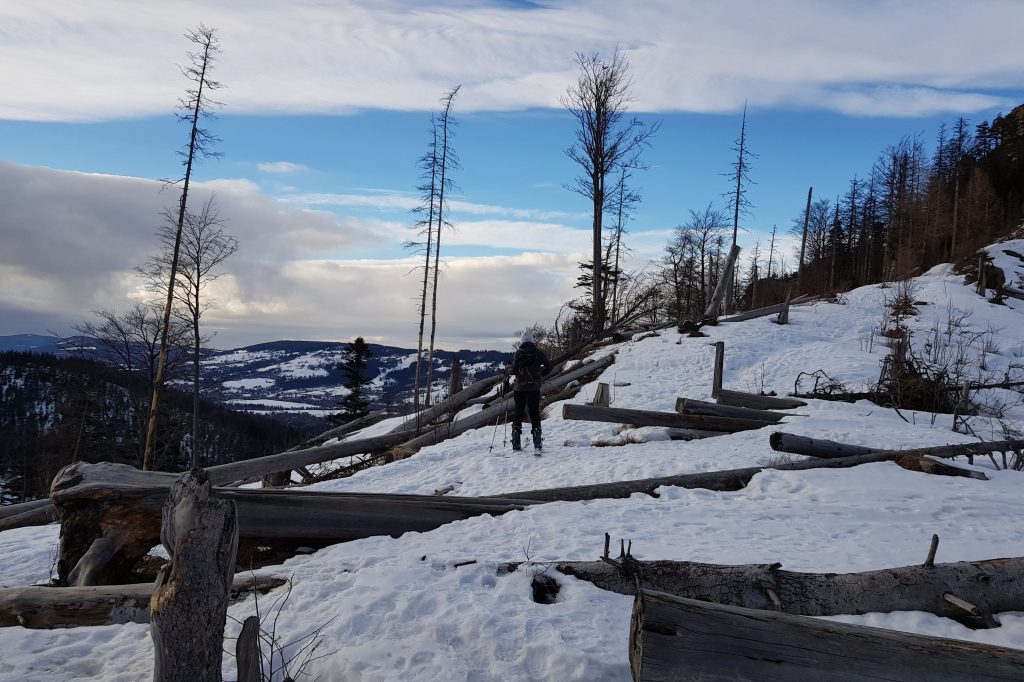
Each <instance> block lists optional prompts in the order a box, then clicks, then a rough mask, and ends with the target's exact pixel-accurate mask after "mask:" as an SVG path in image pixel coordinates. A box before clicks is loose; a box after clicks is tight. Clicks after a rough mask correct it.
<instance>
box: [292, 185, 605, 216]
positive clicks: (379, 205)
mask: <svg viewBox="0 0 1024 682" xmlns="http://www.w3.org/2000/svg"><path fill="white" fill-rule="evenodd" d="M364 191H365V192H367V193H366V194H331V193H311V194H293V195H286V196H284V197H282V200H284V201H287V202H289V203H293V204H296V205H299V206H340V207H358V208H372V209H377V210H384V211H404V212H409V211H412V210H413V209H415V208H417V207H419V206H420V205H422V203H423V202H422V201H421V200H420V199H419V198H417V197H415V196H413V195H411V194H403V193H400V192H395V191H393V190H364ZM447 204H448V210H449V211H451V212H452V213H454V214H470V215H504V216H508V217H510V218H519V219H524V220H558V219H562V220H578V219H580V218H581V217H585V216H586V214H585V213H570V212H567V211H548V210H538V209H528V208H512V207H508V206H496V205H494V204H477V203H473V202H469V201H460V200H457V199H453V200H450V201H447Z"/></svg>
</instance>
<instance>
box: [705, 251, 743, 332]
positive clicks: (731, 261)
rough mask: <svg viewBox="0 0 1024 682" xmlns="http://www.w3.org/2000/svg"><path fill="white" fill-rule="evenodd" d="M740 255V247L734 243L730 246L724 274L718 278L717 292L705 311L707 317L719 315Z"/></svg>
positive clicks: (713, 317)
mask: <svg viewBox="0 0 1024 682" xmlns="http://www.w3.org/2000/svg"><path fill="white" fill-rule="evenodd" d="M739 255H740V247H739V246H737V245H736V244H733V245H732V246H731V247H730V248H729V255H728V257H726V260H725V267H724V268H722V275H721V276H720V277H719V278H718V285H717V286H716V287H715V293H714V294H712V296H711V303H709V304H708V307H707V310H705V311H704V317H705V318H711V319H716V318H717V317H718V311H719V310H720V309H721V307H722V299H723V298H725V291H726V289H727V288H728V286H729V282H731V281H732V271H733V268H734V267H735V266H736V258H737V257H738V256H739Z"/></svg>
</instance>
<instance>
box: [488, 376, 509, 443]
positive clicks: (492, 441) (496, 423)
mask: <svg viewBox="0 0 1024 682" xmlns="http://www.w3.org/2000/svg"><path fill="white" fill-rule="evenodd" d="M501 400H503V401H504V400H505V378H504V377H502V380H501ZM505 413H506V415H507V414H508V407H506V408H505ZM497 435H498V422H494V430H493V431H492V432H491V446H490V447H489V448H487V452H489V453H490V452H493V451H494V438H495V437H496V436H497ZM504 438H505V436H504V434H502V447H504Z"/></svg>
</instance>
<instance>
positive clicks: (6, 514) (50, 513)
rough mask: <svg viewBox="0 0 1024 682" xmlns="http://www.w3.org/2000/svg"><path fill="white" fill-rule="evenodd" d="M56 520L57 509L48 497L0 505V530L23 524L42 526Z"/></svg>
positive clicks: (22, 525) (21, 526) (18, 526)
mask: <svg viewBox="0 0 1024 682" xmlns="http://www.w3.org/2000/svg"><path fill="white" fill-rule="evenodd" d="M56 520H57V510H56V509H55V508H54V506H53V503H52V502H50V500H48V499H43V500H32V501H31V502H21V503H19V504H9V505H6V506H4V507H0V531H5V530H10V529H12V528H24V527H25V526H43V525H46V524H47V523H53V522H54V521H56Z"/></svg>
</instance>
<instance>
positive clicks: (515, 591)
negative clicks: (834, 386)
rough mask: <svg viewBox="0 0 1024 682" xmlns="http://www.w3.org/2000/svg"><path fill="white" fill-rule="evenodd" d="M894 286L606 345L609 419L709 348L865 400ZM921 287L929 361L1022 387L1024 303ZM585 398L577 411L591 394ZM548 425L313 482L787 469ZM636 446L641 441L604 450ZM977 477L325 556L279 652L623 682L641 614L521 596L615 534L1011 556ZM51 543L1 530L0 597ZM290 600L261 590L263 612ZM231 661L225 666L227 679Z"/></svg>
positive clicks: (754, 549) (831, 559)
mask: <svg viewBox="0 0 1024 682" xmlns="http://www.w3.org/2000/svg"><path fill="white" fill-rule="evenodd" d="M997 248H998V249H1002V251H1003V252H1002V253H1001V255H999V256H998V259H997V260H998V262H1000V263H1001V264H1002V265H1003V267H1004V269H1005V270H1007V272H1006V275H1007V281H1018V282H1019V281H1020V277H1021V276H1022V275H1024V262H1022V261H1021V259H1019V258H1016V257H1014V256H1012V255H1008V254H1006V253H1005V250H1010V251H1015V252H1017V253H1024V241H1018V242H1014V243H1008V244H1004V245H1001V246H999V247H993V250H992V251H993V253H995V251H996V249H997ZM1004 256H1005V260H1002V259H1003V257H1004ZM1011 271H1012V272H1011ZM899 291H900V288H899V287H896V286H890V287H882V286H869V287H864V288H861V289H858V290H856V291H853V292H849V293H847V294H846V295H844V296H843V297H842V299H841V301H840V302H839V303H816V304H812V305H805V306H799V307H795V308H793V310H792V311H791V313H790V324H789V325H786V326H779V325H776V324H773V323H772V322H771V321H770V320H769V319H768V318H761V319H756V320H751V321H747V322H742V323H733V324H725V323H723V324H721V325H719V326H717V327H711V328H705V331H707V333H708V337H707V338H680V337H679V336H678V335H677V334H676V333H674V332H669V331H666V332H663V333H662V334H661V335H660V336H656V337H652V338H646V339H643V340H637V341H635V342H633V341H631V342H627V343H623V344H620V345H618V346H614V347H609V348H607V349H605V350H603V351H601V352H602V353H611V352H614V353H616V354H617V355H616V362H615V364H613V365H612V366H611V367H610V368H609V369H608V370H607V371H605V373H604V375H603V376H602V377H601V379H600V380H601V381H604V382H608V383H610V384H613V385H614V386H615V389H614V402H613V404H614V405H615V406H617V407H624V408H640V409H651V410H664V411H671V410H673V408H674V404H675V400H676V398H677V397H680V396H685V397H690V398H697V399H704V400H707V399H710V391H711V374H712V363H713V358H714V349H713V347H712V345H711V344H712V343H713V342H715V341H719V340H721V341H724V342H725V349H726V355H725V381H724V383H725V387H726V388H732V389H738V390H748V391H760V390H765V391H769V390H774V391H776V392H777V393H779V394H785V393H788V392H790V391H792V390H793V386H794V382H795V381H796V379H797V376H798V375H799V374H800V373H801V372H813V371H815V370H819V369H821V370H824V371H825V372H827V373H828V375H829V376H830V377H832V378H833V379H835V380H838V381H842V382H844V383H845V384H846V385H847V386H848V387H849V388H850V389H851V390H860V389H863V388H864V387H865V386H867V385H868V384H870V383H872V382H874V381H875V380H877V378H878V375H879V368H880V363H881V360H882V358H883V357H884V355H885V354H886V352H887V349H886V347H885V346H884V345H883V343H882V341H884V337H881V336H880V335H879V334H878V329H879V325H880V322H881V320H882V318H883V315H884V310H885V301H886V300H887V299H891V298H892V297H893V296H895V295H896V294H897V293H898V292H899ZM904 291H905V289H904ZM912 294H913V299H914V300H915V301H917V302H918V303H917V305H916V307H917V310H918V314H917V315H913V316H910V317H908V318H906V319H905V320H903V324H904V325H905V326H906V327H907V328H908V329H910V330H911V332H912V339H913V344H914V348H915V349H918V350H919V352H921V353H923V354H924V353H931V354H933V355H934V357H935V358H937V359H942V358H944V357H945V358H948V357H952V356H954V355H955V356H957V357H965V358H967V359H968V360H969V361H970V364H969V366H967V367H966V368H965V369H964V371H965V373H966V374H965V376H964V378H966V379H973V380H979V379H980V380H983V381H984V380H989V379H990V378H993V377H994V378H999V377H1001V376H1003V374H1004V373H1006V372H1013V371H1018V372H1019V370H1014V368H1015V367H1018V368H1019V367H1020V366H1021V365H1022V364H1024V301H1019V300H1015V299H1009V300H1007V301H1006V304H1005V305H995V304H991V303H989V302H987V301H986V300H984V299H983V298H981V297H979V296H978V295H977V294H976V293H975V292H974V290H973V289H972V288H971V287H969V286H966V285H965V284H964V279H963V277H962V276H959V275H956V274H954V273H953V272H952V269H951V268H950V267H949V266H939V267H936V268H934V269H933V270H932V271H930V272H929V273H927V274H925V275H923V276H921V277H919V278H917V279H916V280H914V284H913V288H912ZM926 347H927V350H925V349H926ZM953 350H956V351H957V352H956V353H953ZM593 385H594V384H592V385H591V387H588V388H587V389H585V390H584V391H583V393H581V394H580V395H578V396H577V397H576V398H574V401H575V402H584V401H586V400H587V399H588V398H589V397H590V395H591V394H592V391H593V388H592V386H593ZM808 388H809V387H808ZM983 397H984V398H985V399H986V400H987V401H988V402H989V403H990V405H992V406H994V405H995V404H996V403H999V404H1001V405H1002V407H1003V410H1004V416H1003V419H1002V421H1001V422H1000V421H998V420H991V419H988V418H985V417H976V418H973V419H972V426H973V428H974V429H975V431H976V432H977V433H978V435H979V436H981V437H984V438H988V437H990V436H995V437H1001V436H1002V431H1000V429H1002V428H1004V427H1009V428H1016V429H1018V430H1019V429H1021V427H1022V425H1024V408H1022V407H1021V406H1020V405H1018V404H1016V400H1017V399H1019V398H1020V396H1019V395H1018V394H1015V393H1011V392H1009V391H1004V390H1000V389H993V390H991V391H988V392H987V394H986V395H985V396H983ZM791 412H792V413H793V414H792V415H790V416H787V417H786V418H785V420H784V422H783V424H782V425H781V429H782V430H785V431H788V432H792V433H799V434H806V435H811V436H814V437H818V438H828V439H833V440H838V441H843V442H847V443H856V444H862V445H868V446H875V447H885V448H899V447H906V448H910V447H919V446H924V445H930V444H943V443H957V442H967V441H970V440H972V438H970V437H968V436H966V435H963V434H960V433H955V432H953V431H952V430H951V426H952V419H951V416H950V415H942V414H939V415H932V414H929V413H926V412H914V411H908V410H901V413H902V416H901V415H900V414H897V412H896V411H894V410H890V409H883V408H880V407H878V406H877V405H874V404H872V403H869V402H867V401H860V402H857V403H853V404H847V403H839V402H824V401H811V404H810V405H808V406H807V407H805V408H800V409H799V410H792V411H791ZM560 415H561V404H556V405H553V406H551V407H550V408H549V409H548V414H547V418H546V419H545V422H544V429H545V439H546V445H545V448H546V449H545V453H544V456H543V457H542V458H539V459H538V458H535V457H532V456H530V455H528V454H526V455H523V454H515V455H512V453H510V452H509V451H508V450H507V448H505V447H504V446H503V445H502V443H503V440H504V435H505V432H504V430H503V429H502V427H498V428H497V429H493V428H488V429H479V430H477V431H472V432H469V433H466V434H464V435H463V436H461V437H459V438H456V439H453V440H451V441H448V442H445V443H442V444H440V445H437V446H434V447H430V448H425V449H424V450H422V451H421V452H420V453H419V454H417V455H416V456H414V457H412V458H410V459H407V460H403V461H400V462H396V463H393V464H389V465H387V466H384V467H378V468H375V469H369V470H367V471H364V472H362V473H360V474H357V475H355V476H353V477H351V478H347V479H343V480H339V481H331V482H327V483H322V484H319V485H317V486H312V487H311V489H317V490H338V491H341V490H349V491H376V492H401V493H424V494H431V493H433V492H434V491H435V490H437V489H440V488H445V487H448V486H452V487H454V492H453V493H452V494H456V495H488V494H499V493H507V492H513V491H522V490H531V489H538V488H548V487H556V486H564V485H574V484H584V483H595V482H601V481H614V480H622V479H635V478H645V477H650V476H661V475H669V474H678V473H687V472H697V471H713V470H719V469H730V468H737V467H745V466H752V465H763V464H768V463H770V462H771V461H773V460H774V459H776V458H777V457H778V455H777V453H773V452H772V450H771V449H770V448H769V445H768V435H769V433H770V432H771V431H772V430H775V429H762V430H757V431H747V432H743V433H738V434H733V435H725V436H720V437H716V438H711V439H705V440H696V441H689V442H685V441H672V440H669V439H668V437H667V435H666V434H665V432H664V430H663V429H655V428H644V429H637V430H633V431H630V432H628V433H625V434H622V433H620V428H619V427H618V426H616V425H614V424H604V423H591V422H579V421H564V420H563V419H562V418H561V416H560ZM377 428H378V429H379V428H382V427H380V426H378V427H377ZM627 435H628V436H630V438H629V440H644V441H645V442H642V443H631V444H628V445H622V446H617V447H616V446H610V447H609V446H605V447H599V446H597V445H595V444H594V443H595V442H608V441H615V440H616V439H621V440H625V438H624V436H627ZM492 444H493V450H492ZM997 461H999V460H998V457H997ZM975 462H976V464H977V466H978V468H981V469H983V470H984V471H985V473H986V474H987V476H988V477H989V479H990V480H988V481H979V480H974V479H967V478H948V477H940V476H928V475H925V474H920V473H914V472H910V471H905V470H903V469H901V468H899V467H897V466H896V465H895V464H890V463H880V464H872V465H865V466H860V467H856V468H853V469H842V470H830V469H819V470H810V471H765V472H762V473H760V474H758V475H757V476H755V477H754V479H753V481H752V482H751V484H750V485H749V486H747V487H746V488H745V489H743V490H741V491H738V492H729V493H716V492H711V491H707V490H686V489H680V488H663V489H661V490H660V491H659V492H660V496H659V497H658V498H651V497H648V496H645V495H639V494H638V495H634V496H633V497H631V498H629V499H624V500H593V501H588V502H580V503H568V502H559V503H551V504H545V505H539V506H536V507H533V508H530V509H527V510H525V511H520V512H513V513H509V514H506V515H504V516H500V517H493V518H492V517H478V518H473V519H469V520H466V521H462V522H458V523H452V524H449V525H447V526H444V527H442V528H439V529H437V530H434V531H431V532H427V533H407V534H405V535H403V536H402V537H400V538H369V539H365V540H360V541H356V542H349V543H345V544H340V545H335V546H333V547H329V548H327V549H324V550H321V551H319V552H316V553H315V554H312V555H308V556H302V557H299V558H295V559H291V560H289V561H287V562H286V563H285V564H284V565H283V566H281V567H278V568H276V569H274V571H275V572H277V573H281V574H286V575H290V576H292V578H293V583H294V588H293V591H292V593H291V596H290V598H289V599H288V600H287V603H286V604H285V606H284V608H283V609H282V612H281V613H280V616H279V618H278V620H277V632H278V633H279V634H280V635H281V636H282V638H283V639H284V640H287V641H292V640H296V639H298V638H301V637H303V636H305V635H308V634H310V633H312V632H313V631H314V630H316V629H318V628H322V630H321V633H322V636H323V638H324V641H323V645H322V647H321V648H320V649H319V650H318V652H317V653H318V655H323V656H324V657H323V658H320V659H319V660H316V661H315V662H313V663H312V664H311V665H310V667H309V671H310V672H312V673H313V674H314V675H319V676H320V679H322V680H503V681H504V680H628V679H630V673H629V667H628V661H627V650H626V643H627V640H628V623H629V614H630V608H631V599H630V598H628V597H623V596H620V595H616V594H612V593H608V592H604V591H602V590H600V589H598V588H596V587H594V586H592V585H590V584H588V583H584V582H580V581H577V580H575V579H573V578H568V577H566V576H562V575H554V574H553V577H555V578H556V579H557V580H558V582H559V583H560V585H561V590H560V592H559V596H558V601H557V602H556V603H554V604H551V605H542V604H538V603H535V602H534V601H533V600H532V599H531V587H530V583H531V579H532V577H533V574H534V573H536V572H540V571H544V570H546V567H545V562H552V561H556V560H563V559H594V558H596V557H597V556H598V554H599V553H600V551H601V547H602V543H603V534H604V533H606V532H607V533H610V534H611V536H612V538H613V539H614V540H615V541H617V540H618V538H626V539H628V540H632V543H633V553H634V555H636V556H637V557H638V558H643V559H678V560H694V561H704V562H715V563H768V562H780V563H782V565H783V566H784V567H785V568H787V569H791V570H804V571H833V572H842V571H860V570H869V569H877V568H884V567H890V566H903V565H909V564H919V563H921V562H922V561H923V560H924V558H925V556H926V554H927V551H928V545H929V541H930V538H931V536H932V534H933V533H937V534H938V535H939V536H940V537H941V545H940V547H939V552H938V560H939V561H956V560H977V559H988V558H995V557H1006V556H1022V555H1024V533H1022V532H1021V530H1020V523H1019V519H1020V518H1022V517H1024V496H1022V495H1021V491H1022V483H1024V478H1022V476H1024V474H1022V473H1020V472H1014V471H1008V470H1003V469H999V470H997V469H996V468H995V467H994V466H993V464H992V463H991V462H989V461H988V460H987V459H986V458H977V459H976V460H975ZM56 541H57V528H56V526H48V527H44V528H38V529H20V530H16V531H8V532H5V533H0V555H2V556H4V557H5V558H11V557H13V558H15V561H4V562H3V564H2V565H0V583H2V584H3V585H4V586H14V585H23V584H28V583H30V582H33V581H45V580H46V579H47V578H48V576H49V571H50V566H51V562H52V557H53V554H54V551H55V549H54V548H55V543H56ZM525 560H529V561H530V562H533V564H532V567H526V568H521V569H520V570H518V571H516V572H513V573H511V574H507V575H499V574H498V571H497V567H498V565H499V564H501V563H503V562H509V561H525ZM471 561H475V563H468V564H467V563H465V562H471ZM280 594H281V590H278V591H277V592H276V593H272V594H271V595H269V596H265V597H261V598H260V602H259V603H260V607H259V608H260V611H261V613H264V614H266V612H267V609H268V607H269V606H270V604H271V602H272V601H273V599H274V598H275V596H279V595H280ZM255 611H256V604H255V603H254V601H253V600H252V599H249V600H247V601H244V602H241V603H239V604H236V605H234V606H232V607H231V608H230V609H229V616H230V620H229V623H228V637H234V636H235V635H236V634H237V632H238V630H239V625H238V623H239V622H240V621H241V620H243V619H244V618H245V617H246V616H248V615H251V614H253V613H255ZM999 618H1000V620H1001V622H1002V627H1000V628H997V629H992V630H980V631H971V630H968V629H966V628H964V627H962V626H961V625H959V624H957V623H955V622H952V621H948V620H945V619H941V618H938V617H935V616H932V615H931V614H926V613H893V614H867V615H864V616H842V617H838V618H837V619H838V620H844V621H847V622H856V623H864V624H869V625H875V626H881V627H889V628H895V629H899V630H905V631H911V632H920V633H926V634H934V635H940V636H945V637H954V638H961V639H969V640H976V641H982V642H988V643H992V644H999V645H1005V646H1011V647H1017V648H1022V649H1024V613H1021V614H1001V615H1000V616H999ZM232 647H233V642H226V648H227V649H229V650H230V649H231V648H232ZM151 661H152V645H151V643H150V639H149V634H148V628H147V626H145V625H133V624H128V625H116V626H107V627H91V628H78V629H74V630H55V631H31V630H23V629H20V628H7V629H4V630H0V679H5V680H6V679H10V680H14V679H18V680H53V679H62V680H72V679H90V680H139V679H147V678H148V677H149V676H150V674H151V673H150V670H151ZM233 666H234V661H233V660H232V659H231V658H230V657H227V656H226V657H225V676H226V678H227V679H233V677H234V668H233ZM292 672H293V673H294V670H293V671H292Z"/></svg>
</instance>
